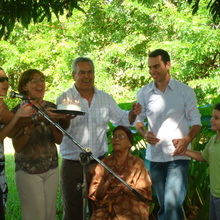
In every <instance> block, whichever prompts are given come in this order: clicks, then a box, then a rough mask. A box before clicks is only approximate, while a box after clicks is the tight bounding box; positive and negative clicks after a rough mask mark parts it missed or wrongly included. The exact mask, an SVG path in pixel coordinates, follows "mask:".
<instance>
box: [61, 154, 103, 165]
mask: <svg viewBox="0 0 220 220" xmlns="http://www.w3.org/2000/svg"><path fill="white" fill-rule="evenodd" d="M104 157H105V155H102V156H101V157H98V159H99V160H102V159H103V158H104ZM63 160H65V161H66V162H68V163H80V161H79V160H69V159H64V158H63ZM90 162H91V163H96V162H97V161H96V160H94V159H91V160H90Z"/></svg>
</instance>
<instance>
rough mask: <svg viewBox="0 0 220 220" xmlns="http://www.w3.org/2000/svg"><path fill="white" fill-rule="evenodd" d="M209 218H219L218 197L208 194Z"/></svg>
mask: <svg viewBox="0 0 220 220" xmlns="http://www.w3.org/2000/svg"><path fill="white" fill-rule="evenodd" d="M209 215H210V216H209V220H220V198H217V197H214V196H212V195H210V211H209Z"/></svg>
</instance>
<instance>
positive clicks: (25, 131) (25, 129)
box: [23, 127, 32, 135]
mask: <svg viewBox="0 0 220 220" xmlns="http://www.w3.org/2000/svg"><path fill="white" fill-rule="evenodd" d="M28 130H29V128H28V127H25V128H24V131H23V134H24V135H31V132H32V129H31V130H30V132H28Z"/></svg>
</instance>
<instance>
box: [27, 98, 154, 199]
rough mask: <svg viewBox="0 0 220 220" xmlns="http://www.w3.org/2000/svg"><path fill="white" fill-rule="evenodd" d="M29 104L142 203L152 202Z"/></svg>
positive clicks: (38, 110) (33, 106)
mask: <svg viewBox="0 0 220 220" xmlns="http://www.w3.org/2000/svg"><path fill="white" fill-rule="evenodd" d="M29 103H30V104H31V107H32V108H33V109H34V110H36V111H37V112H38V113H39V114H41V115H42V116H43V117H44V118H46V119H47V120H48V121H49V122H50V123H52V124H53V125H54V126H55V127H56V128H57V129H59V130H60V131H61V132H63V133H64V134H65V135H66V136H68V137H69V138H70V139H71V140H72V141H73V142H74V143H75V144H76V145H77V146H78V147H79V148H80V149H81V150H82V151H83V152H84V153H86V154H88V155H89V156H91V157H92V158H93V159H94V160H96V161H97V162H98V163H100V164H101V165H102V166H103V167H104V168H105V169H106V170H108V171H109V172H110V173H111V174H112V175H113V176H114V177H116V178H117V179H118V180H119V181H121V182H122V183H123V184H124V185H125V186H127V187H128V188H129V189H130V190H131V191H132V192H133V193H134V194H135V195H136V196H137V197H138V198H139V199H140V200H141V201H142V202H145V203H150V201H151V200H149V199H146V198H145V197H144V196H142V195H141V194H140V193H139V192H138V191H136V190H135V189H134V188H132V187H131V186H130V185H128V184H127V183H126V182H125V181H124V180H123V179H122V178H120V177H119V176H118V175H117V174H116V173H115V172H114V171H113V170H111V169H110V168H109V167H108V166H107V165H105V164H104V163H103V162H102V161H101V160H99V159H98V158H97V157H95V156H94V155H93V154H92V152H91V151H89V150H88V149H84V147H83V146H82V145H81V144H80V143H79V142H78V141H77V140H76V139H75V138H73V137H72V136H71V135H70V134H69V133H68V132H67V131H66V130H64V129H63V128H62V127H61V126H60V125H59V124H57V123H55V122H54V121H52V120H51V118H50V117H49V116H48V115H47V114H45V113H44V112H43V111H41V110H40V109H39V108H38V107H37V106H35V105H33V104H32V103H31V102H30V100H29Z"/></svg>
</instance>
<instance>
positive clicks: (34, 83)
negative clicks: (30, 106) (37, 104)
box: [23, 73, 45, 100]
mask: <svg viewBox="0 0 220 220" xmlns="http://www.w3.org/2000/svg"><path fill="white" fill-rule="evenodd" d="M23 89H24V90H25V91H26V92H27V94H28V96H30V97H31V98H34V99H36V100H42V99H43V97H44V93H45V80H44V78H43V77H42V76H41V75H40V74H38V73H36V74H34V77H33V79H32V80H31V81H29V82H28V83H27V84H26V85H25V86H24V87H23Z"/></svg>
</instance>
